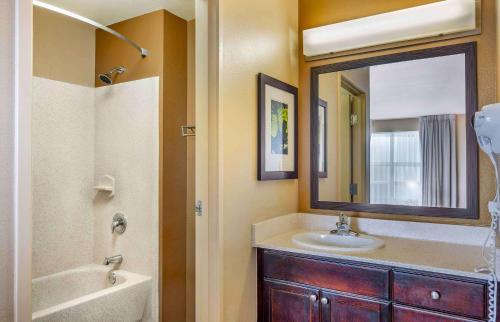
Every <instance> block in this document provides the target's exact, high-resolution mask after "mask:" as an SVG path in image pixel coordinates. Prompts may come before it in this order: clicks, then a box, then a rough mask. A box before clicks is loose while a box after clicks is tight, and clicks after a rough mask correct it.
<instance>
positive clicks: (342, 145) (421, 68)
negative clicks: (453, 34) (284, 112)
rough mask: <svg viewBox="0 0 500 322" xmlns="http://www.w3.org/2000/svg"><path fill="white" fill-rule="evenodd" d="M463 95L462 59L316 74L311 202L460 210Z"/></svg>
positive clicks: (462, 197) (462, 202)
mask: <svg viewBox="0 0 500 322" xmlns="http://www.w3.org/2000/svg"><path fill="white" fill-rule="evenodd" d="M465 88H466V86H465V55H464V54H459V55H450V56H443V57H435V58H427V59H419V60H413V61H405V62H398V63H390V64H385V65H376V66H370V67H364V68H358V69H352V70H344V71H339V72H333V73H326V74H320V75H319V88H318V90H319V100H318V101H319V102H320V103H319V106H318V107H322V106H323V107H324V109H322V108H319V109H318V111H319V114H318V118H319V119H318V120H319V121H320V122H318V123H317V124H318V126H319V128H318V141H319V142H318V144H319V155H318V156H319V159H318V167H319V168H320V170H321V171H319V182H318V184H319V189H318V192H319V200H323V201H339V202H355V203H372V204H390V205H408V206H429V207H451V208H466V207H467V204H466V149H465V144H466V138H465V132H466V129H465V112H466V111H465V110H466V108H465V105H466V103H465V96H466V95H465ZM326 106H327V107H328V108H326ZM326 110H327V111H328V112H327V113H326V112H324V111H326Z"/></svg>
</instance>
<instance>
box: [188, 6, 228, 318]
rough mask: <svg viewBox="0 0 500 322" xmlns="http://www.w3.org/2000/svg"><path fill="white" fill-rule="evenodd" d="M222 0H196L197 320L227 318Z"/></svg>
mask: <svg viewBox="0 0 500 322" xmlns="http://www.w3.org/2000/svg"><path fill="white" fill-rule="evenodd" d="M220 40H221V39H220V36H219V0H196V107H195V109H196V112H195V114H196V148H195V150H196V152H195V155H196V161H195V163H196V165H195V178H196V179H195V180H196V184H195V190H196V200H197V201H200V202H201V204H202V211H201V213H198V214H197V215H196V233H195V235H196V241H195V248H196V250H195V253H196V255H195V257H196V260H195V261H196V264H195V271H196V282H195V284H196V299H195V302H196V304H195V306H196V322H219V321H222V263H223V262H222V220H221V218H222V213H221V212H222V207H221V205H222V196H223V194H222V184H221V183H222V167H221V164H220V162H219V160H221V154H222V143H221V142H222V136H221V132H220V131H219V124H220V123H221V122H220V117H221V113H220V108H221V104H219V103H220V102H219V98H220V92H219V86H218V85H219V66H220V58H221V57H220V51H219V44H220V42H221V41H220Z"/></svg>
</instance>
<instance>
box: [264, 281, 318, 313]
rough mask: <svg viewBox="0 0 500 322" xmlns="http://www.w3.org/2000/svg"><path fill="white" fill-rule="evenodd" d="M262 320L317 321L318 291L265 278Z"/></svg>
mask: <svg viewBox="0 0 500 322" xmlns="http://www.w3.org/2000/svg"><path fill="white" fill-rule="evenodd" d="M262 301H263V303H262V307H263V312H262V320H263V322H319V291H318V290H315V289H312V288H307V287H301V286H295V285H288V284H284V283H278V282H273V281H267V280H265V281H264V283H263V296H262Z"/></svg>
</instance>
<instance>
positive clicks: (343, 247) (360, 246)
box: [292, 231, 384, 253]
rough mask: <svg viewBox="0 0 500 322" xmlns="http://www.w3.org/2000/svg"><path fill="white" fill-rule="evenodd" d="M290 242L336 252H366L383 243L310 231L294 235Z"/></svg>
mask: <svg viewBox="0 0 500 322" xmlns="http://www.w3.org/2000/svg"><path fill="white" fill-rule="evenodd" d="M292 241H293V242H294V243H295V244H297V245H299V246H303V247H308V248H313V249H318V250H330V251H336V252H349V253H355V252H367V251H371V250H374V249H377V248H380V247H382V246H383V245H384V241H383V240H381V239H379V238H376V237H373V236H368V235H363V234H360V235H359V236H351V235H347V236H342V235H336V234H331V233H330V232H329V231H310V232H304V233H299V234H296V235H294V236H293V237H292Z"/></svg>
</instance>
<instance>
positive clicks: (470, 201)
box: [310, 42, 479, 219]
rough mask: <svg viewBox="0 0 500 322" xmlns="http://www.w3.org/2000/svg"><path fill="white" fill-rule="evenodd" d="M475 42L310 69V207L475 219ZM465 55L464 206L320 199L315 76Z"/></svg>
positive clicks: (476, 172) (316, 80) (477, 208)
mask: <svg viewBox="0 0 500 322" xmlns="http://www.w3.org/2000/svg"><path fill="white" fill-rule="evenodd" d="M476 47H477V45H476V42H469V43H463V44H458V45H450V46H442V47H434V48H429V49H421V50H415V51H407V52H401V53H396V54H390V55H384V56H375V57H370V58H366V59H359V60H352V61H346V62H340V63H334V64H329V65H323V66H317V67H312V68H311V102H310V104H311V105H310V107H311V169H310V170H311V187H310V189H311V208H312V209H330V210H344V211H354V212H370V213H384V214H400V215H413V216H432V217H445V218H462V219H478V218H479V196H478V193H479V189H478V187H479V175H478V174H479V173H478V145H477V141H476V135H475V132H474V128H473V127H472V124H471V123H470V122H468V121H467V120H471V119H472V117H473V116H474V113H475V112H476V111H477V107H478V104H477V58H476V57H477V54H476V52H477V49H476ZM456 54H465V83H466V85H465V86H466V92H465V100H466V106H465V118H466V122H465V123H466V124H465V126H466V165H467V183H466V184H467V208H446V207H423V206H403V205H384V204H370V203H350V202H336V201H320V200H318V199H319V180H318V177H319V175H318V168H317V166H313V165H317V164H318V133H317V127H318V117H317V115H318V104H319V101H318V99H319V97H318V95H319V87H318V85H319V75H320V74H325V73H333V72H339V71H343V70H349V69H357V68H362V67H368V66H375V65H383V64H389V63H396V62H404V61H412V60H418V59H425V58H434V57H442V56H449V55H456Z"/></svg>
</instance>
